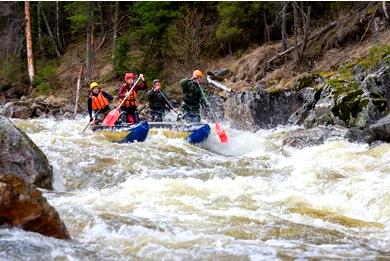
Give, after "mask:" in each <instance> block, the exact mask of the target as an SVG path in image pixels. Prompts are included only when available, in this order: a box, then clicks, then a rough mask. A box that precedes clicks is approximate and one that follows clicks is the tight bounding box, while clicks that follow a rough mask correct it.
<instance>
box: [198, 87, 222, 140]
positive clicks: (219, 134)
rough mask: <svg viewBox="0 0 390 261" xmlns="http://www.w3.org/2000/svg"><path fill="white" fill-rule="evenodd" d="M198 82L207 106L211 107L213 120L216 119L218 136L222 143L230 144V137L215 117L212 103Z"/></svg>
mask: <svg viewBox="0 0 390 261" xmlns="http://www.w3.org/2000/svg"><path fill="white" fill-rule="evenodd" d="M196 82H197V83H198V86H199V89H200V92H201V93H202V95H203V98H204V99H205V101H206V104H207V105H208V106H209V111H210V113H211V116H213V119H214V122H215V129H216V130H217V134H218V136H219V139H220V140H221V142H222V143H226V142H228V137H227V135H226V132H225V130H224V129H223V128H222V126H221V123H220V122H218V121H217V117H216V116H215V114H214V111H213V110H212V109H211V104H210V102H209V101H208V99H207V97H206V94H205V93H204V92H203V89H202V86H200V83H199V81H198V80H197V81H196Z"/></svg>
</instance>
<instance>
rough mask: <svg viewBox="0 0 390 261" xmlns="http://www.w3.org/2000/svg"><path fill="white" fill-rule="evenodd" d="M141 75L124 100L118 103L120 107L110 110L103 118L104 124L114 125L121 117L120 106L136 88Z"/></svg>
mask: <svg viewBox="0 0 390 261" xmlns="http://www.w3.org/2000/svg"><path fill="white" fill-rule="evenodd" d="M140 78H141V77H140V76H138V79H137V80H136V81H135V83H134V84H133V86H132V87H131V89H130V91H128V92H127V95H126V96H125V97H124V98H123V100H122V101H121V103H120V104H119V105H118V107H117V108H116V109H114V110H112V111H110V112H109V113H108V114H107V116H106V118H104V120H103V124H104V125H106V126H108V127H112V126H114V124H115V122H116V121H117V120H118V118H119V115H120V108H121V106H122V104H123V103H124V102H125V100H126V99H127V97H128V96H129V95H130V93H131V91H132V90H133V89H134V87H135V85H137V82H138V81H139V79H140Z"/></svg>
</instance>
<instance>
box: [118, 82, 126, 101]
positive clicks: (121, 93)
mask: <svg viewBox="0 0 390 261" xmlns="http://www.w3.org/2000/svg"><path fill="white" fill-rule="evenodd" d="M126 93H127V91H126V86H125V85H122V86H121V87H120V88H119V93H118V97H119V98H120V99H121V98H124V97H126Z"/></svg>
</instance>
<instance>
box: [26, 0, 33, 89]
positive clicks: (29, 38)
mask: <svg viewBox="0 0 390 261" xmlns="http://www.w3.org/2000/svg"><path fill="white" fill-rule="evenodd" d="M24 11H25V19H26V43H27V65H28V76H29V78H30V83H32V82H33V80H34V74H35V73H34V55H33V45H32V36H31V16H30V2H29V1H25V2H24Z"/></svg>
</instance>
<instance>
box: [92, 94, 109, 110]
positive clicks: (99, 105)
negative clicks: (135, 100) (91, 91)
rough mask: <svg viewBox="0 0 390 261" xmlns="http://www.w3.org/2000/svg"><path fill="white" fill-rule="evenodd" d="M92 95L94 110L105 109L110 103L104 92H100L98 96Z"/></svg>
mask: <svg viewBox="0 0 390 261" xmlns="http://www.w3.org/2000/svg"><path fill="white" fill-rule="evenodd" d="M91 97H92V110H94V111H97V110H100V109H103V108H104V107H106V106H107V105H109V104H110V103H109V101H108V99H107V98H106V97H104V96H103V93H102V92H99V94H98V96H94V95H91Z"/></svg>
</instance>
